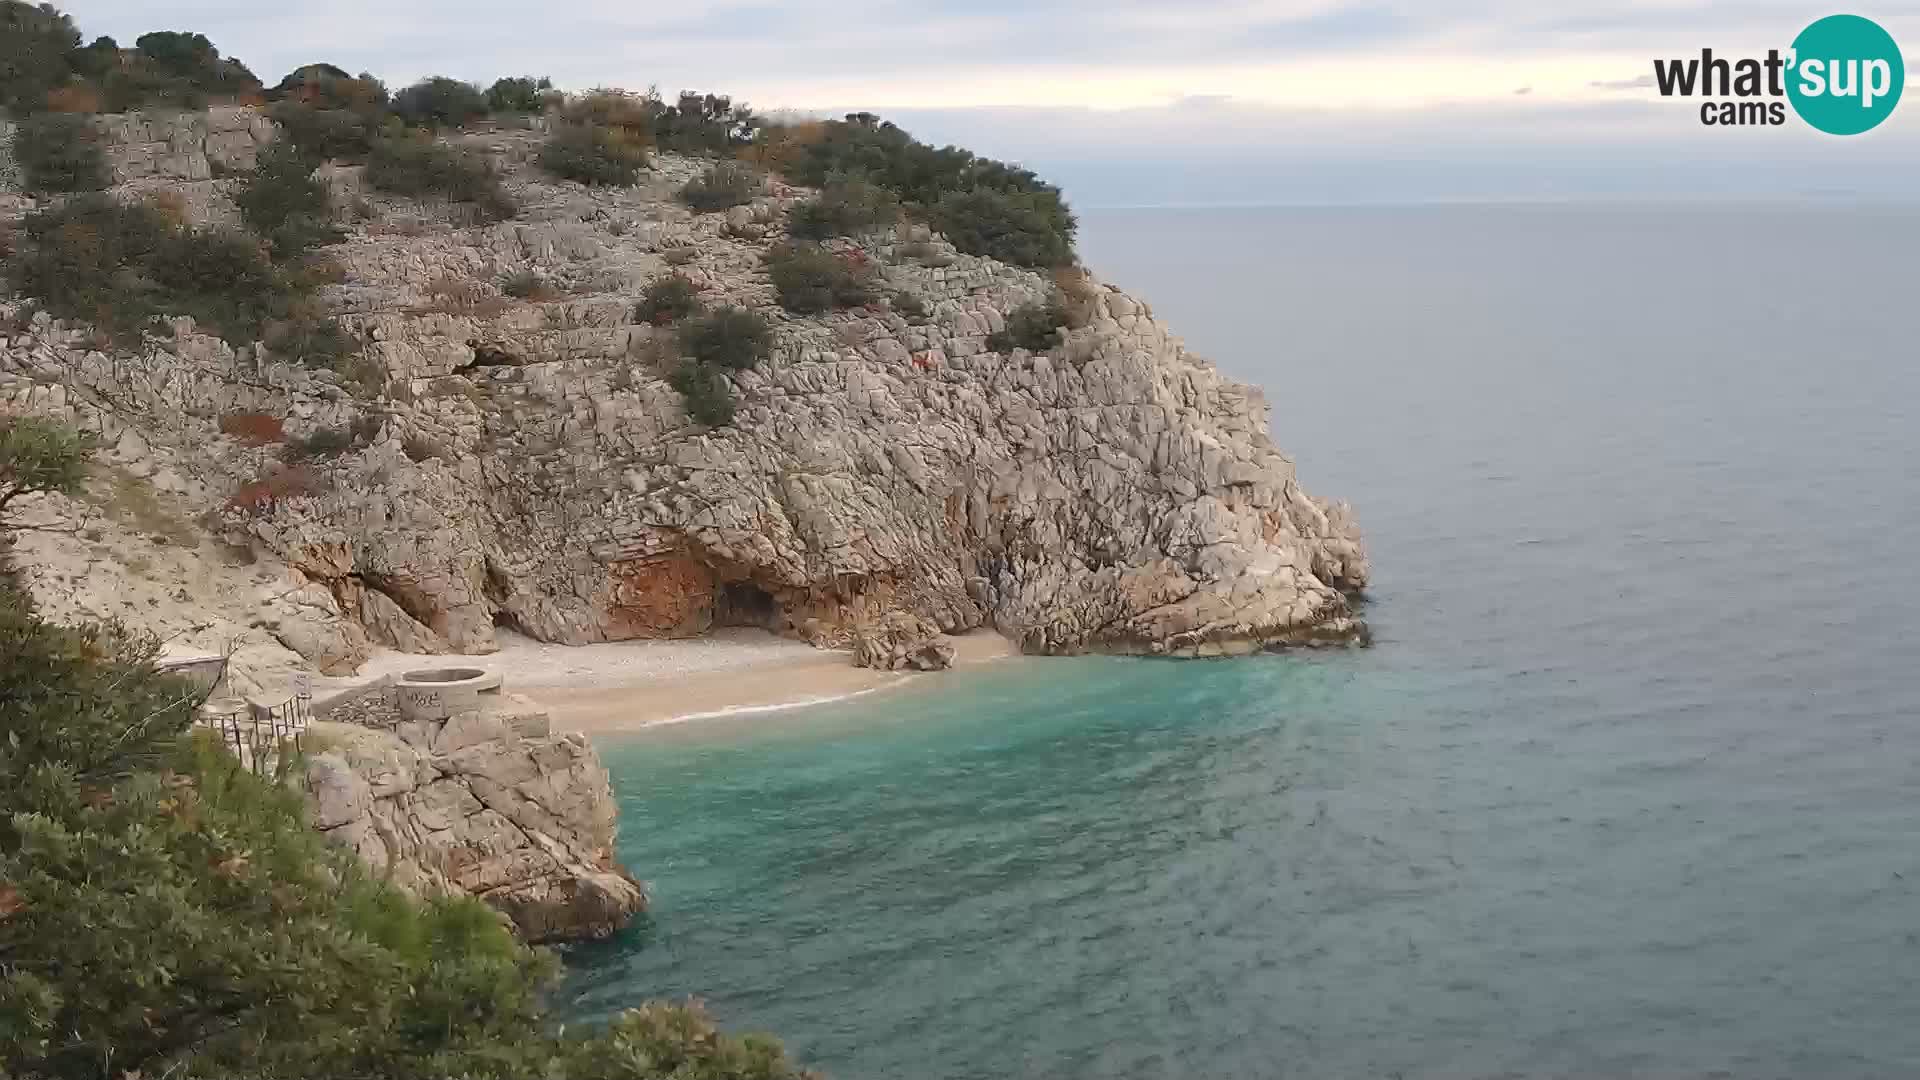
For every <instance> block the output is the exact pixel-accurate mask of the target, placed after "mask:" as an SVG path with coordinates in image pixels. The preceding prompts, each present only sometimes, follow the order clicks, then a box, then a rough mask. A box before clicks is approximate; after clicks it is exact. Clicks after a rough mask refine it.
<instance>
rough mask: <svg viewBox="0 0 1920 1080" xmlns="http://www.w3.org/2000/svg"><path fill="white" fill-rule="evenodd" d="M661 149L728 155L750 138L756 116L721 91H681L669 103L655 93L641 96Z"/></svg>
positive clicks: (755, 123)
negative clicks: (711, 92) (678, 95)
mask: <svg viewBox="0 0 1920 1080" xmlns="http://www.w3.org/2000/svg"><path fill="white" fill-rule="evenodd" d="M642 100H643V102H644V104H645V107H646V109H647V111H648V113H649V114H650V115H651V119H652V122H653V134H654V139H655V140H656V141H657V142H658V143H659V144H660V148H661V149H662V150H672V151H674V152H676V153H681V154H721V155H725V154H731V153H733V152H734V151H735V150H736V149H738V148H740V147H742V146H745V145H747V144H748V143H750V142H752V141H753V135H754V131H755V130H756V128H757V127H758V126H759V121H758V119H757V118H756V117H755V116H754V115H753V112H752V111H751V110H749V109H748V108H747V106H746V104H745V103H742V104H739V105H735V104H734V103H733V99H732V98H730V97H727V96H725V95H723V94H700V93H695V92H693V91H691V90H688V91H683V92H682V93H681V94H680V97H679V99H678V100H677V101H675V102H674V103H673V104H672V105H668V104H667V103H666V102H664V101H662V100H661V99H660V97H659V95H657V94H652V93H649V94H648V95H647V96H646V97H645V98H644V99H642Z"/></svg>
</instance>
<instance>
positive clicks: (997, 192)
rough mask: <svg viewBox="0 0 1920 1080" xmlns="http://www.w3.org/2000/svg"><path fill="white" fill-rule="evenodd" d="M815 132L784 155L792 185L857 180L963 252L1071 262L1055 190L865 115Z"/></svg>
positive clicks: (1070, 223)
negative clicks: (841, 178) (927, 224)
mask: <svg viewBox="0 0 1920 1080" xmlns="http://www.w3.org/2000/svg"><path fill="white" fill-rule="evenodd" d="M819 127H820V130H819V131H817V132H810V133H809V137H808V138H807V139H806V140H805V141H803V142H800V143H799V145H798V147H797V149H796V150H795V152H794V153H793V154H792V155H791V158H792V160H791V162H790V164H789V165H788V168H787V177H788V179H790V180H792V181H794V182H795V183H800V184H810V185H816V186H818V185H825V184H827V183H828V182H829V181H831V180H832V179H834V178H835V177H839V176H847V177H852V176H863V177H865V178H866V179H867V180H869V181H871V182H872V183H874V184H877V185H879V186H880V187H882V188H885V189H886V190H888V191H890V192H892V193H893V194H894V195H895V196H896V197H898V198H899V199H900V201H901V202H902V203H904V204H906V205H907V207H908V209H909V211H910V212H912V213H913V214H915V215H916V216H919V217H921V218H923V219H925V220H927V221H930V222H932V223H933V224H934V225H936V226H937V227H939V228H941V229H942V231H946V230H947V229H949V228H951V229H953V230H954V232H952V233H949V235H948V239H949V240H951V241H952V242H953V244H954V246H955V247H957V248H959V249H960V250H961V251H963V252H966V253H967V254H970V255H990V256H993V257H994V258H998V259H1002V260H1003V261H1008V262H1014V263H1016V264H1018V265H1022V266H1039V267H1046V266H1052V265H1056V264H1058V263H1061V262H1065V261H1067V260H1068V259H1070V258H1071V256H1072V252H1073V235H1074V231H1075V229H1076V222H1075V221H1074V218H1073V214H1072V212H1071V211H1069V210H1068V209H1067V205H1066V203H1065V201H1064V200H1062V199H1061V197H1060V189H1059V188H1056V187H1054V186H1053V185H1051V184H1046V183H1043V182H1041V181H1040V179H1039V178H1038V177H1036V176H1035V175H1034V174H1033V173H1031V172H1029V171H1027V170H1025V169H1021V168H1018V167H1016V166H1012V165H1008V164H1006V163H1004V162H999V161H994V160H992V159H989V158H983V157H978V156H976V155H974V154H972V153H969V152H968V151H966V150H961V149H959V148H958V147H952V146H948V147H943V148H940V149H935V148H933V147H931V146H928V145H927V144H925V143H922V142H918V141H916V140H915V139H914V138H913V137H912V136H910V135H908V134H907V133H906V132H905V131H902V130H901V129H900V128H898V127H896V126H894V125H893V124H891V123H888V122H886V121H882V120H881V119H880V118H879V117H877V116H873V115H871V114H868V113H858V114H853V115H850V116H848V117H847V118H846V119H845V120H843V121H842V120H835V121H829V122H827V123H825V124H823V125H819ZM943 203H944V204H945V205H944V206H943V205H942V204H943ZM1000 221H1005V222H1006V224H1004V225H996V224H995V223H996V222H1000Z"/></svg>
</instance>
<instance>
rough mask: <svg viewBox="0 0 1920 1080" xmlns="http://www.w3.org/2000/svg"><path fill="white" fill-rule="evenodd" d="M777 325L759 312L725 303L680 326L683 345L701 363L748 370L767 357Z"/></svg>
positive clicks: (736, 369)
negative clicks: (768, 321) (711, 312)
mask: <svg viewBox="0 0 1920 1080" xmlns="http://www.w3.org/2000/svg"><path fill="white" fill-rule="evenodd" d="M772 347H773V328H772V327H770V326H768V325H767V320H766V319H764V318H762V317H761V316H760V315H759V314H757V313H755V312H752V311H749V310H747V309H746V308H741V307H723V308H721V309H720V310H718V311H715V312H714V313H713V314H711V315H706V316H703V317H701V318H698V319H695V320H693V321H692V322H689V323H688V324H687V325H686V326H684V327H682V328H681V329H680V349H681V351H682V352H684V353H686V354H687V357H688V358H689V359H690V360H692V361H693V362H694V363H697V364H705V365H708V366H709V367H714V368H726V369H729V370H732V371H744V370H746V369H747V368H750V367H753V366H755V365H756V364H758V363H760V361H762V360H765V359H766V358H767V354H768V352H769V351H770V350H771V349H772Z"/></svg>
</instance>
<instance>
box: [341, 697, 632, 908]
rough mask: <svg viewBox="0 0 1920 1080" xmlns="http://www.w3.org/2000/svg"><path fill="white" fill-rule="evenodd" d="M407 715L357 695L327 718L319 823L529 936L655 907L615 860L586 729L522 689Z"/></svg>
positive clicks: (390, 870)
mask: <svg viewBox="0 0 1920 1080" xmlns="http://www.w3.org/2000/svg"><path fill="white" fill-rule="evenodd" d="M484 697H486V698H490V699H493V700H490V701H489V702H488V703H487V704H486V705H484V706H483V707H482V708H481V709H479V710H477V711H469V712H464V713H458V714H455V715H454V716H452V717H449V718H447V719H446V720H440V721H428V722H415V721H404V720H401V719H400V718H399V717H398V715H397V714H395V713H393V712H392V711H391V710H390V709H389V708H385V707H383V706H380V705H377V704H376V705H374V706H371V707H366V706H362V707H360V708H359V709H357V710H356V711H358V712H359V714H360V715H359V716H358V717H357V719H358V720H359V722H356V723H339V722H319V723H316V724H315V725H314V726H313V728H312V734H311V737H312V738H313V739H314V740H315V743H316V745H317V746H319V747H321V748H322V749H321V750H320V752H318V753H315V754H313V755H312V756H311V757H310V759H309V762H308V765H307V771H306V778H305V783H306V792H307V802H308V807H309V812H310V815H311V820H312V823H313V826H314V827H315V828H316V829H319V830H321V831H322V832H323V833H324V834H325V835H327V836H328V837H329V838H331V839H333V840H334V841H336V842H338V843H340V844H343V845H345V846H346V847H348V848H351V849H352V850H353V851H354V852H355V853H356V854H357V855H359V857H360V858H361V860H362V861H364V862H365V863H366V864H367V865H368V866H369V867H371V868H372V869H373V870H375V871H376V872H379V873H383V874H388V875H390V876H391V879H392V880H393V881H394V882H395V883H396V884H398V885H400V886H401V887H403V888H405V889H408V890H409V891H412V892H415V893H420V894H447V895H455V894H459V893H466V894H470V895H472V896H476V897H478V898H479V899H481V900H482V901H484V902H486V903H487V904H488V905H490V906H492V907H493V908H495V909H496V910H498V911H500V912H501V913H503V914H504V915H505V916H506V917H507V918H508V919H509V920H511V921H512V923H513V925H514V927H515V928H516V929H517V930H518V931H519V933H520V934H521V936H523V937H525V938H526V939H527V940H529V941H552V940H561V939H582V938H600V937H605V936H607V935H608V934H611V933H613V932H614V931H615V930H617V929H619V928H620V927H621V926H624V925H625V924H626V922H627V920H628V919H630V918H631V917H632V916H633V914H634V913H635V912H637V911H640V910H642V909H644V908H645V906H646V894H645V892H644V890H643V889H642V888H641V886H640V885H639V883H638V882H636V881H634V880H633V879H632V878H630V877H628V876H627V874H626V872H625V871H623V870H621V869H620V868H619V867H618V866H617V865H615V863H614V862H613V837H614V817H615V806H614V802H613V792H612V789H611V787H610V786H609V783H608V778H607V772H606V769H605V768H604V767H602V766H601V764H600V759H599V756H598V755H597V754H596V753H595V752H594V750H593V747H592V746H591V745H590V744H589V743H588V742H587V740H586V738H585V737H584V736H581V735H577V734H560V735H556V734H554V733H553V732H552V730H551V728H550V725H549V724H548V722H547V717H546V715H545V714H544V713H543V712H541V711H540V710H539V708H538V707H537V706H535V705H533V704H532V703H531V702H528V701H526V700H525V699H523V698H518V697H515V696H512V695H484Z"/></svg>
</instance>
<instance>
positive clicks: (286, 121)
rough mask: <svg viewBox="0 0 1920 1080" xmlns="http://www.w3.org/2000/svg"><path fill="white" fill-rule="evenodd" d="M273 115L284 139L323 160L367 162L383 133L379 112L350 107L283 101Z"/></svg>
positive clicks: (302, 151) (273, 111)
mask: <svg viewBox="0 0 1920 1080" xmlns="http://www.w3.org/2000/svg"><path fill="white" fill-rule="evenodd" d="M271 115H272V117H273V121H274V123H276V124H279V125H280V137H281V139H282V140H283V141H285V142H287V143H289V144H291V145H293V146H296V147H298V148H299V149H300V152H301V153H303V154H306V155H308V156H309V157H312V158H315V159H317V160H320V161H334V160H339V161H364V160H366V157H367V155H368V153H370V152H371V151H372V150H373V141H374V139H375V138H376V137H377V136H378V135H379V133H380V117H379V116H378V115H377V114H368V113H364V112H356V111H353V110H350V109H336V108H324V107H321V106H317V105H309V104H307V103H305V102H301V101H282V102H280V103H278V104H276V105H275V106H274V107H273V110H272V112H271Z"/></svg>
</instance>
